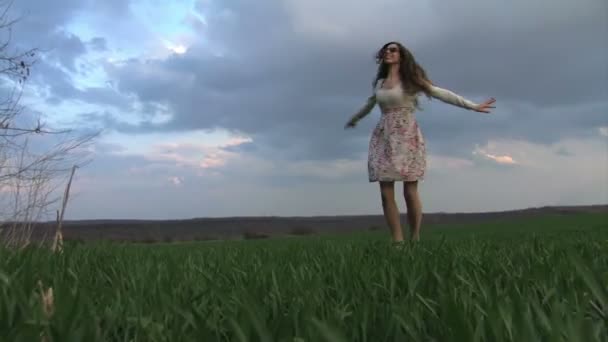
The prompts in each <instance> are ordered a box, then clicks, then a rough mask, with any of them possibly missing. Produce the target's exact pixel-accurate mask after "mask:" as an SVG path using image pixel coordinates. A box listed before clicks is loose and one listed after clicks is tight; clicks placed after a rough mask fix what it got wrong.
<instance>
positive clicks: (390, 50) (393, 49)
mask: <svg viewBox="0 0 608 342" xmlns="http://www.w3.org/2000/svg"><path fill="white" fill-rule="evenodd" d="M389 52H390V53H396V52H399V49H398V48H396V47H394V46H391V47H389V48H386V50H384V53H389Z"/></svg>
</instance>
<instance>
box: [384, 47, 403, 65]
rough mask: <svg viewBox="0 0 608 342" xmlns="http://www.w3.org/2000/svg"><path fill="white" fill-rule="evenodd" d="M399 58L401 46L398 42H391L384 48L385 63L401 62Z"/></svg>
mask: <svg viewBox="0 0 608 342" xmlns="http://www.w3.org/2000/svg"><path fill="white" fill-rule="evenodd" d="M399 58H400V56H399V46H397V44H390V45H389V46H387V47H386V48H385V49H384V63H386V64H395V63H399Z"/></svg>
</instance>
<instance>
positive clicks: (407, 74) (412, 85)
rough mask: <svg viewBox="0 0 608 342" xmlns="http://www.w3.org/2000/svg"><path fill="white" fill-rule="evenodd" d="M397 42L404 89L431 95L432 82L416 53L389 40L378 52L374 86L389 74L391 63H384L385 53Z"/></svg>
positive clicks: (413, 92) (400, 73)
mask: <svg viewBox="0 0 608 342" xmlns="http://www.w3.org/2000/svg"><path fill="white" fill-rule="evenodd" d="M391 44H395V45H397V47H398V48H399V61H400V62H399V76H400V78H401V85H402V87H403V90H404V91H405V92H407V93H410V94H417V93H419V92H423V93H425V94H426V95H427V96H428V97H430V89H429V84H432V83H431V81H430V80H429V79H428V77H427V75H426V72H425V71H424V69H423V68H422V67H421V66H420V65H419V64H418V62H416V59H415V58H414V55H413V54H412V53H411V52H410V51H409V50H408V49H407V48H405V47H404V46H403V44H401V43H399V42H388V43H386V44H384V46H382V48H380V50H378V52H377V53H376V63H377V64H378V72H377V73H376V79H375V80H374V84H373V85H374V88H375V87H376V85H377V84H378V81H379V80H380V79H386V77H387V76H388V70H389V65H388V64H386V63H384V55H385V53H386V49H387V47H388V46H389V45H391Z"/></svg>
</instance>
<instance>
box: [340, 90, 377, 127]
mask: <svg viewBox="0 0 608 342" xmlns="http://www.w3.org/2000/svg"><path fill="white" fill-rule="evenodd" d="M375 105H376V95H372V96H370V97H368V98H367V101H366V102H365V105H364V106H363V107H361V109H359V111H358V112H356V113H355V114H354V115H353V116H351V118H350V120H348V122H347V123H346V126H345V127H346V128H348V127H355V125H356V124H357V122H358V121H359V120H361V119H363V118H364V117H365V116H367V114H369V113H370V112H371V111H372V109H374V106H375Z"/></svg>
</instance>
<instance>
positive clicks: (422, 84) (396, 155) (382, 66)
mask: <svg viewBox="0 0 608 342" xmlns="http://www.w3.org/2000/svg"><path fill="white" fill-rule="evenodd" d="M376 62H377V63H378V64H379V67H378V72H377V75H376V79H375V80H374V94H373V95H372V96H370V97H369V98H368V100H367V103H366V104H365V106H363V108H361V109H360V110H359V111H358V112H357V113H356V114H355V115H353V116H352V117H351V119H350V120H349V121H348V122H347V123H346V126H345V128H352V127H355V125H356V124H357V122H358V121H359V120H361V119H362V118H363V117H365V116H366V115H367V114H369V113H370V112H371V110H372V109H373V108H374V106H375V105H376V103H378V105H379V107H380V109H381V111H382V116H381V118H380V121H379V122H378V125H377V126H376V128H375V129H374V131H373V133H372V136H371V139H370V143H369V155H368V174H369V181H370V182H379V184H380V194H381V199H382V209H383V212H384V217H385V219H386V222H387V223H388V225H389V227H390V229H391V233H392V237H393V241H395V242H397V243H399V242H402V241H403V232H402V230H401V224H400V219H399V209H398V208H397V203H396V202H395V194H394V184H395V182H397V181H402V182H403V184H404V185H403V195H404V197H405V203H406V206H407V217H408V223H409V226H410V233H411V235H410V238H411V239H412V240H413V241H418V240H419V239H420V224H421V221H422V205H421V202H420V197H419V195H418V181H420V180H422V179H423V177H424V173H425V169H426V148H425V142H424V138H423V136H422V133H421V131H420V128H419V127H418V123H417V121H416V118H415V115H414V113H415V110H416V108H417V106H418V101H417V96H418V94H419V93H421V92H422V93H424V94H426V95H427V96H428V97H434V98H437V99H439V100H441V101H443V102H446V103H449V104H452V105H455V106H459V107H462V108H465V109H468V110H474V111H477V112H481V113H489V112H490V110H489V109H490V108H495V107H493V106H492V104H493V103H494V102H495V101H496V100H495V99H493V98H490V99H489V100H487V101H485V102H483V103H481V104H476V103H473V102H471V101H469V100H467V99H465V98H463V97H461V96H459V95H457V94H454V93H453V92H451V91H449V90H446V89H442V88H439V87H437V86H435V85H433V84H432V83H431V81H429V79H428V78H427V76H426V73H425V71H424V69H422V67H420V65H418V63H417V62H416V60H415V59H414V56H413V55H412V53H411V52H410V51H408V50H407V49H406V48H405V47H404V46H403V45H402V44H400V43H398V42H389V43H387V44H385V45H384V46H383V47H382V48H381V49H380V50H379V51H378V53H377V54H376Z"/></svg>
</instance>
